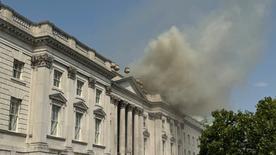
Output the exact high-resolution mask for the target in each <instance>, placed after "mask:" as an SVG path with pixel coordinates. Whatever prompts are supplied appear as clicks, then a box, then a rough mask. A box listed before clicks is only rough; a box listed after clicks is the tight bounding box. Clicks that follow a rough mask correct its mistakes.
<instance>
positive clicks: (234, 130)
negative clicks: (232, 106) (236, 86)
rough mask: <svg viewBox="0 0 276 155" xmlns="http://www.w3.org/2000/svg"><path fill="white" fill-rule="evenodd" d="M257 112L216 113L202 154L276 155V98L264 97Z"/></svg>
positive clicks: (203, 139)
mask: <svg viewBox="0 0 276 155" xmlns="http://www.w3.org/2000/svg"><path fill="white" fill-rule="evenodd" d="M256 108H257V109H256V112H255V113H252V112H247V111H246V112H241V111H238V112H233V111H227V110H224V109H223V110H220V111H214V112H213V113H212V116H213V118H214V121H213V123H212V125H209V126H206V129H205V130H204V131H203V133H202V135H201V138H200V153H199V154H200V155H255V154H256V155H276V99H272V98H271V97H265V98H264V99H263V100H260V101H259V103H258V104H257V106H256Z"/></svg>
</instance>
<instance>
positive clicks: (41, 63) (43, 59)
mask: <svg viewBox="0 0 276 155" xmlns="http://www.w3.org/2000/svg"><path fill="white" fill-rule="evenodd" d="M53 61H54V58H53V57H52V56H50V55H49V54H47V53H45V54H41V55H34V56H32V60H31V62H32V66H33V67H47V68H49V69H50V68H51V67H52V65H53Z"/></svg>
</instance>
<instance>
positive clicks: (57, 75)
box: [54, 70, 62, 88]
mask: <svg viewBox="0 0 276 155" xmlns="http://www.w3.org/2000/svg"><path fill="white" fill-rule="evenodd" d="M61 75H62V73H61V72H59V71H57V70H54V86H56V87H58V88H59V86H60V79H61Z"/></svg>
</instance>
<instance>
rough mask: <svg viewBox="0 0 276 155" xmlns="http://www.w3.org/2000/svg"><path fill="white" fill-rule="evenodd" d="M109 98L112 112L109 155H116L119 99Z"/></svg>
mask: <svg viewBox="0 0 276 155" xmlns="http://www.w3.org/2000/svg"><path fill="white" fill-rule="evenodd" d="M110 97H111V104H112V111H111V128H110V133H111V140H110V141H111V146H110V147H111V154H112V155H117V154H118V150H117V146H118V145H119V144H118V139H117V138H118V119H117V118H118V117H119V116H118V102H119V98H117V97H115V96H110Z"/></svg>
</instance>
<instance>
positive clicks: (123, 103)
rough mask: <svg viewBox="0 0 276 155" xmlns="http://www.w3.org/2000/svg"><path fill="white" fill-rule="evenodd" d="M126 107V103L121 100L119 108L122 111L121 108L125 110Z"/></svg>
mask: <svg viewBox="0 0 276 155" xmlns="http://www.w3.org/2000/svg"><path fill="white" fill-rule="evenodd" d="M127 105H128V103H127V102H126V101H123V100H121V101H120V102H119V107H120V108H121V109H122V108H126V106H127Z"/></svg>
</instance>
